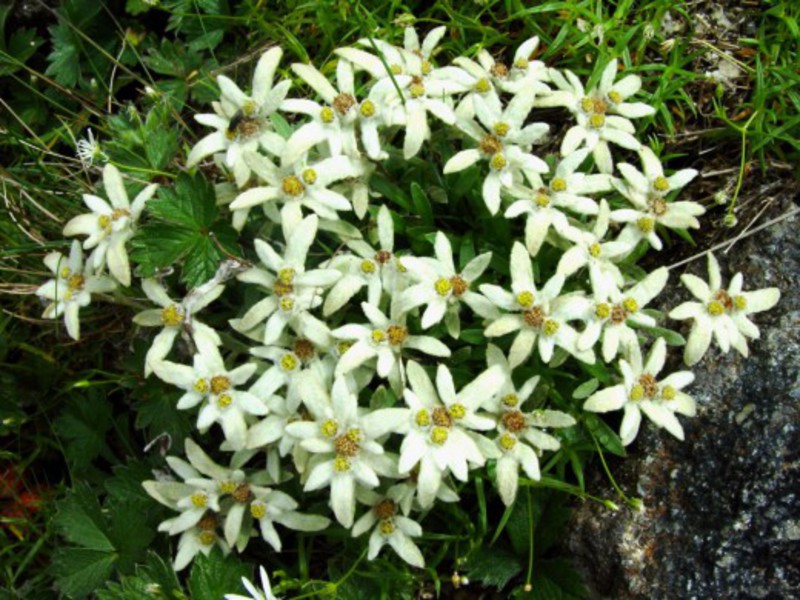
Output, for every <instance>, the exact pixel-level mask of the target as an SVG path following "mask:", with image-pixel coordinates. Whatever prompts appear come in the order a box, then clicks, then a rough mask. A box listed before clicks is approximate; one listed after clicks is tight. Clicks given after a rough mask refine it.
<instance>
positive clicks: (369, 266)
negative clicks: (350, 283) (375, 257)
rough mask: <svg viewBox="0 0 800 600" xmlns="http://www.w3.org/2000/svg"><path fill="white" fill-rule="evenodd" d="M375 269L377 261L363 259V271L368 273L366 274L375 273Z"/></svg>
mask: <svg viewBox="0 0 800 600" xmlns="http://www.w3.org/2000/svg"><path fill="white" fill-rule="evenodd" d="M375 269H376V267H375V263H374V262H372V261H371V260H369V259H367V258H365V259H364V260H362V261H361V272H362V273H366V274H370V273H374V272H375Z"/></svg>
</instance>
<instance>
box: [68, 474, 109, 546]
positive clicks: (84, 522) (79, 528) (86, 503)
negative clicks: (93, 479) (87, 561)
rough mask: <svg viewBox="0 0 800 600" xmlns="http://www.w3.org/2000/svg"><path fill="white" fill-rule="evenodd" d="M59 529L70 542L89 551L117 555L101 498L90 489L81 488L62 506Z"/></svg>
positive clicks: (78, 487) (69, 496)
mask: <svg viewBox="0 0 800 600" xmlns="http://www.w3.org/2000/svg"><path fill="white" fill-rule="evenodd" d="M56 525H57V526H58V528H59V530H60V531H61V535H63V536H64V537H65V538H66V539H67V540H68V541H70V542H71V543H73V544H75V545H76V546H82V547H83V548H85V549H87V550H95V551H99V552H113V551H114V545H113V544H112V543H111V540H110V539H109V537H108V534H107V531H106V529H105V519H104V518H103V514H102V513H101V512H100V505H99V504H98V503H97V495H96V494H94V493H93V492H92V491H91V490H90V489H89V487H88V486H86V485H77V486H75V488H74V489H73V490H71V491H70V492H69V494H68V495H67V497H66V498H65V499H64V500H62V501H61V502H59V503H58V513H57V515H56Z"/></svg>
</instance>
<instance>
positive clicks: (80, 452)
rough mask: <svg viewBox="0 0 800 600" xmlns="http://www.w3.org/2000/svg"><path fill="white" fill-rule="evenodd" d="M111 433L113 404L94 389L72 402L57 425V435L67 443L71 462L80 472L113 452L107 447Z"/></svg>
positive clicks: (57, 421) (66, 449)
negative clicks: (107, 436) (100, 457)
mask: <svg viewBox="0 0 800 600" xmlns="http://www.w3.org/2000/svg"><path fill="white" fill-rule="evenodd" d="M109 429H111V404H110V403H109V402H108V400H106V398H105V396H104V395H102V394H100V393H95V390H91V389H90V390H89V391H87V393H86V395H85V397H83V398H81V399H80V400H76V399H71V400H70V402H69V404H68V405H67V408H66V410H65V411H64V413H63V414H62V415H61V416H60V417H59V418H58V419H56V422H55V431H56V432H57V433H58V435H59V437H61V438H62V439H63V440H64V446H65V455H66V457H67V460H68V461H69V462H70V463H71V464H72V465H73V467H74V468H75V469H76V470H77V471H83V470H84V469H87V468H88V467H89V466H90V465H91V462H92V461H93V460H94V459H95V458H96V457H98V456H100V455H101V454H106V453H108V452H110V451H109V448H108V444H107V443H106V434H107V432H108V431H109Z"/></svg>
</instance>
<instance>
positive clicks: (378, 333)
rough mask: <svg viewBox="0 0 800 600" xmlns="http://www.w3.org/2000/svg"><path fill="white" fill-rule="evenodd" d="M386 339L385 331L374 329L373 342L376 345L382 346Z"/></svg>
mask: <svg viewBox="0 0 800 600" xmlns="http://www.w3.org/2000/svg"><path fill="white" fill-rule="evenodd" d="M385 339H386V332H385V331H384V330H383V329H373V330H372V341H373V342H375V343H376V344H380V343H381V342H382V341H383V340H385Z"/></svg>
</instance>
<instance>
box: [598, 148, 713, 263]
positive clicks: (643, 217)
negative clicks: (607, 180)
mask: <svg viewBox="0 0 800 600" xmlns="http://www.w3.org/2000/svg"><path fill="white" fill-rule="evenodd" d="M639 156H640V157H641V159H642V164H643V165H644V173H640V172H639V171H638V170H636V168H635V167H633V166H631V165H629V164H626V163H619V164H618V165H617V167H618V168H619V171H620V173H622V175H623V177H624V178H625V183H623V182H621V181H618V180H614V187H615V188H616V189H617V191H618V192H619V193H620V194H622V196H623V197H625V198H626V199H628V200H629V201H630V203H631V204H633V206H634V208H633V209H630V208H623V209H619V210H615V211H612V213H611V220H612V221H616V222H619V223H628V226H627V227H625V229H623V231H622V233H621V234H620V240H623V241H629V243H630V244H631V245H634V246H635V245H636V244H638V243H639V241H640V240H647V242H648V243H649V244H650V245H651V246H652V247H653V248H655V249H656V250H661V248H662V243H661V240H660V239H659V237H658V236H657V235H656V225H662V226H664V227H668V228H669V229H688V228H693V229H699V227H700V223H699V221H698V220H697V219H696V217H698V216H700V215H702V214H703V213H705V212H706V209H705V208H703V206H702V205H700V204H698V203H697V202H686V201H684V202H668V201H667V199H666V195H667V194H669V193H670V192H672V191H676V190H679V189H680V188H682V187H683V186H685V185H686V184H687V183H689V182H690V181H691V180H692V179H694V178H695V177H696V176H697V171H695V170H694V169H683V170H682V171H678V172H677V173H675V174H674V175H672V176H670V177H664V171H663V169H662V167H661V162H660V161H659V160H658V158H657V157H656V155H655V154H654V153H653V151H652V150H651V149H650V148H647V147H642V148H641V150H640V151H639Z"/></svg>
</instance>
